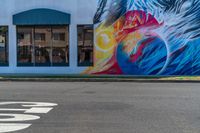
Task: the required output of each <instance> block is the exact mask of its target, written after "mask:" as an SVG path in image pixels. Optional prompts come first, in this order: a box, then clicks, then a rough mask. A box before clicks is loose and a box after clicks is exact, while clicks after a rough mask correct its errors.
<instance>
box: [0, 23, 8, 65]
mask: <svg viewBox="0 0 200 133" xmlns="http://www.w3.org/2000/svg"><path fill="white" fill-rule="evenodd" d="M0 65H1V66H2V65H3V66H4V65H8V27H7V26H0Z"/></svg>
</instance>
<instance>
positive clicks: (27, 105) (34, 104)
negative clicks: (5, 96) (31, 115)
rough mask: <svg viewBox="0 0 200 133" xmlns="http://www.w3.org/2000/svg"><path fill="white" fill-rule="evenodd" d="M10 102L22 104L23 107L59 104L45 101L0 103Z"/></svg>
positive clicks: (2, 103) (3, 103)
mask: <svg viewBox="0 0 200 133" xmlns="http://www.w3.org/2000/svg"><path fill="white" fill-rule="evenodd" d="M10 104H22V106H23V107H53V106H57V105H58V104H56V103H44V102H1V103H0V105H10Z"/></svg>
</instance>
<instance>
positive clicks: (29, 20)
mask: <svg viewBox="0 0 200 133" xmlns="http://www.w3.org/2000/svg"><path fill="white" fill-rule="evenodd" d="M13 24H14V25H66V24H70V14H68V13H64V12H61V11H56V10H52V9H43V8H41V9H33V10H28V11H25V12H21V13H18V14H15V15H13Z"/></svg>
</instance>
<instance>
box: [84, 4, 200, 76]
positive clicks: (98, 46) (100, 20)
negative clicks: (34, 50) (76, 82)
mask: <svg viewBox="0 0 200 133" xmlns="http://www.w3.org/2000/svg"><path fill="white" fill-rule="evenodd" d="M94 22H95V67H93V68H90V70H89V71H88V72H89V73H90V74H117V75H200V1H199V0H99V4H98V9H97V12H96V15H95V18H94Z"/></svg>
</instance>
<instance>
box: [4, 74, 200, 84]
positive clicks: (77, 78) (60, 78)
mask: <svg viewBox="0 0 200 133" xmlns="http://www.w3.org/2000/svg"><path fill="white" fill-rule="evenodd" d="M0 81H20V82H28V81H29V82H30V81H31V82H155V83H156V82H157V83H162V82H163V83H166V82H169V83H170V82H175V83H177V82H179V83H185V82H191V83H200V76H116V75H109V76H108V75H101V76H97V75H27V74H23V75H0Z"/></svg>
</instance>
